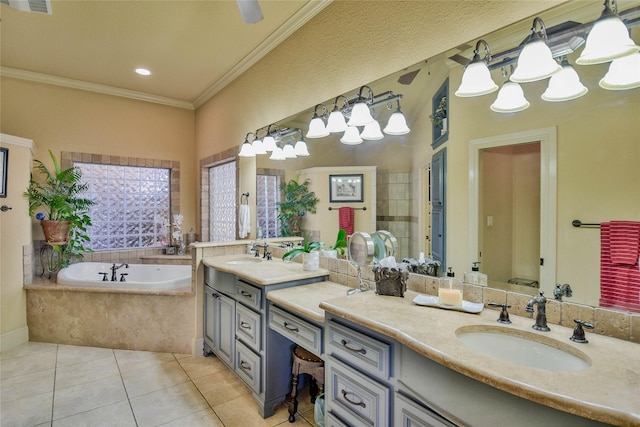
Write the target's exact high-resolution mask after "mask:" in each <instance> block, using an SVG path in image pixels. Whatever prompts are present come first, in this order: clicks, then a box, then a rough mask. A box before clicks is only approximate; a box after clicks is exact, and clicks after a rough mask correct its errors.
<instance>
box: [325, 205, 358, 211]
mask: <svg viewBox="0 0 640 427" xmlns="http://www.w3.org/2000/svg"><path fill="white" fill-rule="evenodd" d="M338 209H340V208H332V207H331V206H329V210H330V211H333V210H338ZM353 209H354V210H356V211H366V210H367V207H366V206H364V207H362V208H353Z"/></svg>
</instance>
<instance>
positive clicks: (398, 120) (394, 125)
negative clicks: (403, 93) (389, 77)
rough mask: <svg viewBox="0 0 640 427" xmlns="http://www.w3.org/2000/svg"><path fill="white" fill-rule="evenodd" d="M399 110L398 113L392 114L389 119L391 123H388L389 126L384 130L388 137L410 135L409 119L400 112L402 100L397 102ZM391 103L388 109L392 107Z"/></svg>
mask: <svg viewBox="0 0 640 427" xmlns="http://www.w3.org/2000/svg"><path fill="white" fill-rule="evenodd" d="M397 102H398V108H397V109H396V111H395V112H394V113H393V114H391V117H389V121H388V122H387V126H385V128H384V129H383V130H382V131H383V132H384V133H386V134H387V135H404V134H407V133H409V131H410V130H409V126H407V119H406V118H405V117H404V114H402V111H401V110H400V100H399V99H398V100H397ZM390 106H391V103H388V104H387V107H390Z"/></svg>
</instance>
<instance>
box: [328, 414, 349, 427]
mask: <svg viewBox="0 0 640 427" xmlns="http://www.w3.org/2000/svg"><path fill="white" fill-rule="evenodd" d="M325 421H326V427H349V426H348V424H345V423H343V422H342V421H340V420H339V419H338V418H337V417H336V416H335V415H333V414H332V413H331V412H328V413H327V415H325Z"/></svg>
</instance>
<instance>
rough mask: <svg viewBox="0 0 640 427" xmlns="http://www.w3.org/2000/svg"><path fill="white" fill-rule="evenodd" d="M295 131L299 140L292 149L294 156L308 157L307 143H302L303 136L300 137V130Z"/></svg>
mask: <svg viewBox="0 0 640 427" xmlns="http://www.w3.org/2000/svg"><path fill="white" fill-rule="evenodd" d="M296 131H298V132H300V139H299V140H298V142H296V145H295V146H294V147H293V149H294V151H295V153H296V156H298V157H306V156H308V155H309V149H308V147H307V143H306V142H305V141H304V136H303V135H302V130H301V129H296Z"/></svg>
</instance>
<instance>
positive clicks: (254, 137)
mask: <svg viewBox="0 0 640 427" xmlns="http://www.w3.org/2000/svg"><path fill="white" fill-rule="evenodd" d="M249 135H253V139H252V140H251V142H253V141H254V140H255V139H256V137H257V135H256V134H255V133H253V132H247V134H246V135H245V136H244V142H245V143H249Z"/></svg>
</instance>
